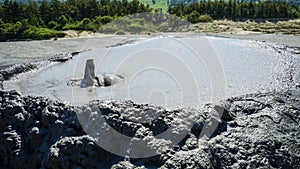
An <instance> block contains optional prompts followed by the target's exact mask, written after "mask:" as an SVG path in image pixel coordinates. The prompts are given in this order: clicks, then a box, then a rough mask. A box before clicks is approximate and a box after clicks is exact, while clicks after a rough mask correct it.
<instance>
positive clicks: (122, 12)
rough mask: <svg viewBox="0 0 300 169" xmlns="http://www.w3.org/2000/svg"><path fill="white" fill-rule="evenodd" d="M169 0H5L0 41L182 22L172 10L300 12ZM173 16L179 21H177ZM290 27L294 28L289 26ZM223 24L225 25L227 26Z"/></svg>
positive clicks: (222, 1) (298, 13) (278, 6)
mask: <svg viewBox="0 0 300 169" xmlns="http://www.w3.org/2000/svg"><path fill="white" fill-rule="evenodd" d="M141 2H142V3H141ZM168 2H169V1H167V0H120V1H119V0H64V1H61V0H52V1H51V2H49V1H48V0H42V1H41V2H40V3H39V4H37V3H36V2H35V1H31V0H29V1H28V3H26V4H23V3H21V2H17V1H13V0H4V2H3V3H0V41H6V40H13V39H16V40H17V39H49V38H52V37H63V36H64V33H62V32H61V31H63V30H70V29H72V30H79V31H82V30H88V31H97V30H101V31H103V32H114V33H117V34H125V33H128V32H133V33H140V32H156V31H171V30H173V31H174V30H175V28H177V27H178V25H179V26H180V25H181V24H183V23H184V22H182V21H178V19H174V18H175V16H178V17H180V18H182V19H187V20H188V21H189V22H191V23H199V22H202V23H203V22H206V23H211V22H213V21H214V20H219V19H231V20H239V19H240V18H243V19H269V18H285V19H294V18H299V17H300V9H299V6H298V5H295V4H291V3H284V2H278V1H277V0H276V1H274V2H273V1H262V2H252V1H250V2H249V1H247V0H200V2H199V3H192V4H189V5H186V6H184V5H183V4H179V5H177V6H170V7H168V9H167V6H168ZM143 3H145V4H143ZM150 6H151V7H153V9H152V8H150ZM161 11H162V12H161ZM164 11H168V12H169V13H170V14H174V15H175V16H174V18H172V20H171V21H167V20H166V19H170V16H168V15H164V14H163V13H164ZM145 12H150V14H149V15H144V16H141V17H142V18H143V19H137V17H135V18H132V17H125V18H122V17H124V16H128V15H131V14H137V13H145ZM151 12H152V14H153V15H151ZM145 17H146V18H145ZM112 21H113V22H114V21H118V22H114V25H113V24H108V23H111V22H112ZM177 21H178V22H179V23H178V24H177V25H176V22H177ZM185 24H186V23H184V24H183V25H185ZM108 26H109V27H108ZM222 29H223V28H222ZM243 29H245V30H256V31H261V32H265V33H272V32H276V30H279V29H280V30H287V31H285V32H295V30H298V29H299V25H293V27H292V28H291V27H288V28H287V26H284V25H272V26H261V27H260V26H259V27H254V28H253V27H251V29H247V28H243ZM290 29H294V30H292V31H290ZM185 30H186V29H185ZM226 30H229V29H227V28H226ZM296 32H297V31H296Z"/></svg>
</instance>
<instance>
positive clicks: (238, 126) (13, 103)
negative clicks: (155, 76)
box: [0, 91, 300, 168]
mask: <svg viewBox="0 0 300 169" xmlns="http://www.w3.org/2000/svg"><path fill="white" fill-rule="evenodd" d="M299 103H300V99H299V97H295V96H292V95H291V94H290V92H280V93H275V92H273V93H260V94H251V95H246V96H242V97H236V98H231V99H228V100H226V101H224V103H222V104H221V105H223V107H224V108H225V111H224V113H223V115H222V117H221V119H217V117H215V118H216V120H215V122H216V123H218V125H217V126H218V127H217V130H216V131H215V132H214V133H213V135H212V136H211V138H209V139H204V138H203V137H201V138H199V134H200V133H201V130H202V129H203V126H204V123H205V121H207V120H208V119H209V118H212V116H213V115H212V113H213V112H214V111H211V110H212V108H214V107H215V106H213V105H207V106H206V107H204V108H203V109H198V110H174V111H168V110H162V109H161V108H159V107H155V106H151V105H137V104H134V103H132V102H100V103H93V106H95V104H97V106H98V108H99V110H100V111H101V112H103V116H104V117H105V119H106V121H107V122H108V123H109V124H110V125H111V126H114V128H115V129H116V130H117V131H119V132H120V133H123V134H125V135H128V136H137V135H138V134H137V133H138V132H137V130H138V129H141V128H144V129H145V130H141V131H142V135H144V136H145V135H156V134H157V133H160V132H162V129H166V128H168V126H169V124H170V121H172V119H173V120H175V119H174V114H176V112H178V111H190V112H189V113H192V114H195V115H196V116H195V117H197V118H196V119H195V120H196V123H195V124H194V126H193V128H192V130H191V131H190V132H189V133H188V136H187V137H186V138H185V139H184V140H183V141H182V142H181V143H180V144H179V145H178V146H175V147H174V148H172V149H167V150H164V151H163V153H162V154H161V155H159V156H156V157H152V158H145V159H128V158H126V159H124V158H123V157H119V156H117V155H114V154H111V153H109V152H107V151H105V150H104V149H102V148H100V147H99V146H97V145H96V144H95V140H94V139H93V138H91V137H89V136H88V135H86V134H85V132H84V131H83V129H82V127H81V125H80V123H79V121H78V119H77V116H76V113H75V111H74V110H75V107H73V106H72V105H66V104H63V103H60V102H57V101H51V100H49V99H47V98H43V97H31V96H22V95H20V94H19V93H17V92H14V91H10V92H4V91H0V120H1V123H0V165H1V166H0V168H76V167H77V168H111V167H112V168H136V167H139V168H144V167H146V168H149V167H153V168H158V167H161V168H187V167H190V168H247V167H250V168H272V167H274V168H299V167H300V148H299V146H298V145H300V131H299V124H300V104H299ZM124 107H127V108H133V109H134V110H145V109H151V110H157V111H162V112H163V113H161V115H160V117H159V118H158V119H157V120H156V121H154V122H153V123H155V124H156V125H150V123H149V124H147V123H138V122H134V121H129V120H121V119H122V117H121V115H120V114H121V112H120V111H122V110H123V108H124ZM219 108H220V107H219ZM215 109H216V110H218V106H217V107H215ZM154 113H155V112H154ZM139 135H141V133H140V132H139Z"/></svg>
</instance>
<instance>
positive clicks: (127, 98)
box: [0, 36, 300, 169]
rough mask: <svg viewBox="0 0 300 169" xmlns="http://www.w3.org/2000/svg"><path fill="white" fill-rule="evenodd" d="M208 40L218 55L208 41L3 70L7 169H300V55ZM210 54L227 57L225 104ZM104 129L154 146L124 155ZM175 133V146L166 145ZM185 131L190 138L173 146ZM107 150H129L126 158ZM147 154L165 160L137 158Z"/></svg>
mask: <svg viewBox="0 0 300 169" xmlns="http://www.w3.org/2000/svg"><path fill="white" fill-rule="evenodd" d="M208 39H209V40H210V42H211V44H212V45H213V47H214V49H215V51H214V53H202V54H204V55H201V50H202V49H205V48H206V47H208V46H205V45H207V43H203V42H207V41H206V40H207V39H203V37H201V36H200V37H194V36H191V37H189V36H184V37H176V36H172V37H169V36H168V37H154V38H150V39H147V40H146V41H143V42H140V43H133V44H129V45H121V46H116V47H109V48H99V49H96V50H92V51H89V52H85V53H81V54H79V55H78V56H77V57H73V58H71V59H68V60H67V61H66V62H63V63H55V64H52V63H48V62H47V63H46V65H47V66H46V67H43V65H44V64H40V63H36V64H35V63H34V64H33V63H31V64H29V65H34V66H32V68H30V67H31V66H29V67H26V66H25V68H24V67H23V66H21V65H18V64H16V65H14V66H8V67H3V68H1V69H0V73H1V76H0V80H1V81H3V87H4V89H5V90H6V91H3V90H0V120H1V123H0V168H26V169H27V168H45V169H51V168H53V169H56V168H62V169H67V168H115V169H116V168H132V169H133V168H176V169H177V168H178V169H179V168H300V149H299V145H300V138H299V135H300V131H299V124H300V104H299V103H300V98H299V96H300V95H299V93H300V90H299V82H300V81H299V80H300V79H299V55H298V54H295V53H292V52H289V51H290V50H292V48H289V47H284V46H277V45H274V44H269V43H262V42H255V41H242V40H233V39H222V38H214V37H209V38H208ZM199 43H200V44H201V45H200V47H199ZM187 46H188V47H187ZM196 46H197V47H198V48H197V47H196ZM201 46H202V47H204V48H201ZM137 48H138V49H141V51H140V52H136V49H137ZM190 48H192V49H193V50H190ZM148 49H151V50H148ZM195 53H197V54H195ZM206 54H213V55H217V56H218V58H219V62H220V63H221V65H222V69H220V70H223V72H224V74H223V75H224V77H225V78H224V79H225V81H226V83H225V91H224V92H225V95H224V98H223V99H220V100H217V101H216V100H211V98H212V95H213V94H214V93H213V92H211V91H213V90H212V88H211V87H210V86H212V84H213V83H214V81H213V80H211V81H210V77H209V75H213V74H214V72H211V74H208V73H207V71H206V70H210V71H212V70H215V69H211V68H213V66H212V67H209V65H203V64H201V63H207V61H209V59H208V58H207V57H205V56H206ZM162 56H164V57H162ZM199 56H200V58H201V59H203V60H202V62H199ZM164 58H167V59H164ZM170 58H173V59H174V60H171V61H170ZM205 59H208V60H205ZM43 63H44V62H43ZM183 63H184V64H183ZM209 63H211V64H212V65H214V62H209ZM170 65H171V66H170ZM179 65H185V66H187V67H188V68H189V69H184V67H179ZM151 66H152V67H151ZM153 66H156V68H158V67H159V66H165V68H169V69H168V70H169V72H167V71H163V69H152V68H153ZM168 66H169V67H168ZM145 67H150V69H144V68H145ZM37 68H41V69H37ZM136 69H138V70H142V71H139V72H138V73H137V72H135V70H136ZM170 70H172V71H174V72H171V71H170ZM27 71H29V73H25V74H24V72H27ZM184 71H186V72H189V73H190V72H191V74H192V75H193V77H194V78H195V79H194V80H193V81H191V80H190V79H189V78H188V76H189V75H191V74H185V73H184ZM170 72H171V73H174V74H171V75H170V74H168V73H170ZM19 73H21V74H19ZM16 74H18V76H16ZM121 75H122V76H121ZM123 76H124V78H123ZM175 77H176V78H178V79H177V80H175V81H174V79H176V78H175ZM221 78H222V76H221ZM183 82H184V83H183ZM211 83H212V84H211ZM193 85H195V86H196V87H197V89H198V92H196V94H195V90H191V89H194V88H193V87H195V86H193ZM180 87H181V88H180ZM221 87H222V86H221ZM157 89H158V90H157ZM217 89H219V88H217ZM12 90H17V91H12ZM149 91H150V92H149ZM157 91H158V92H157ZM216 91H217V90H216ZM193 92H194V93H193ZM128 93H129V94H130V95H128ZM160 93H164V95H163V97H162V95H160ZM182 93H183V95H184V94H187V95H185V96H181V95H180V94H182ZM249 93H253V94H249ZM26 95H30V96H26ZM146 96H147V97H146ZM149 96H150V98H148V97H149ZM221 96H222V95H221ZM95 98H96V99H95ZM182 98H187V99H186V100H184V101H182V100H183V99H182ZM216 98H219V97H216ZM150 103H157V104H156V105H154V104H150ZM188 103H192V104H188ZM78 110H84V111H78ZM81 112H87V113H85V114H80V113H81ZM181 114H184V115H187V116H188V117H189V119H191V120H190V121H187V120H186V119H185V118H182V116H180V115H181ZM138 115H141V116H138ZM141 117H143V118H141ZM99 119H100V120H103V119H104V122H105V123H101V124H99ZM187 124H188V125H187ZM189 125H190V128H189V127H186V126H189ZM173 126H177V127H178V128H172V127H173ZM102 127H110V128H112V129H113V130H114V131H115V132H118V133H120V134H122V135H124V136H126V137H128V138H130V139H132V140H130V141H131V143H133V142H135V141H136V140H147V142H145V143H146V144H143V145H142V146H141V147H133V145H134V144H131V143H128V144H126V145H123V144H122V145H118V146H115V145H116V144H118V143H119V142H121V141H122V140H119V139H115V138H114V137H112V136H111V135H110V136H111V137H109V136H108V137H103V135H97V134H98V133H97V132H95V131H97V129H101V128H102ZM170 128H172V129H173V130H171V131H170V138H169V139H165V138H162V137H160V135H161V134H162V133H165V132H166V131H169V130H168V129H170ZM182 130H183V131H184V132H185V133H184V134H185V135H184V138H183V139H181V140H180V142H178V143H177V144H171V143H172V142H170V140H171V141H172V137H174V136H176V134H177V135H178V133H179V134H180V133H181V131H182ZM99 141H104V142H105V143H106V145H107V146H105V147H101V146H99ZM108 147H112V148H116V149H117V150H118V149H121V148H124V147H125V148H126V149H125V151H123V150H122V152H123V153H125V155H126V153H127V155H128V156H125V157H124V156H119V155H117V153H115V152H113V151H109V150H108V149H107V148H108ZM134 148H135V149H134ZM149 151H153V152H159V153H158V154H157V155H156V156H151V157H145V158H133V156H131V155H132V154H131V153H132V152H133V153H135V155H140V156H142V155H143V153H148V152H149ZM130 157H131V158H130Z"/></svg>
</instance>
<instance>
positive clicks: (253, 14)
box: [168, 0, 300, 23]
mask: <svg viewBox="0 0 300 169" xmlns="http://www.w3.org/2000/svg"><path fill="white" fill-rule="evenodd" d="M168 12H169V13H170V14H175V15H177V16H179V17H185V18H187V19H188V20H189V21H190V22H193V23H195V22H197V21H198V18H199V16H200V15H209V16H211V17H212V18H213V19H225V18H227V19H238V18H251V19H267V18H299V17H300V10H299V6H298V5H296V4H288V3H285V2H282V1H281V2H280V1H277V0H276V1H275V0H274V1H260V2H252V1H250V2H249V1H244V0H214V1H212V0H200V2H199V3H192V4H190V5H186V6H185V5H183V4H179V5H177V6H170V7H169V9H168Z"/></svg>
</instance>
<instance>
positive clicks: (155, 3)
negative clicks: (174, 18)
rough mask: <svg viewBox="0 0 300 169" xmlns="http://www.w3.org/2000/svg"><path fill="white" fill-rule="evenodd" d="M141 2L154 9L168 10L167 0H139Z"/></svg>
mask: <svg viewBox="0 0 300 169" xmlns="http://www.w3.org/2000/svg"><path fill="white" fill-rule="evenodd" d="M140 1H141V3H143V4H147V5H149V6H150V7H151V8H153V9H154V10H156V11H159V10H161V11H162V12H167V11H168V7H169V4H168V0H140Z"/></svg>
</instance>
